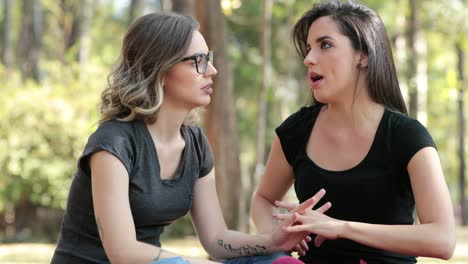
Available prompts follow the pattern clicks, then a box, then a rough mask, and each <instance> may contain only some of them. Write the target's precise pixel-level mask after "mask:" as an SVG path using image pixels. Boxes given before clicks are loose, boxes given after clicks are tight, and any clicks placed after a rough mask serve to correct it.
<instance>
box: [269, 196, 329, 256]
mask: <svg viewBox="0 0 468 264" xmlns="http://www.w3.org/2000/svg"><path fill="white" fill-rule="evenodd" d="M324 195H325V190H323V189H322V190H320V191H319V192H317V193H316V194H315V195H314V196H313V197H311V198H309V199H308V200H307V201H305V202H303V203H301V204H299V205H296V206H293V205H290V204H287V203H284V202H276V203H275V204H276V205H277V206H278V207H280V208H285V209H287V210H288V211H289V213H287V214H275V215H274V217H276V218H277V219H281V220H284V221H283V223H282V224H281V226H280V227H279V230H277V231H275V232H274V234H273V242H274V243H275V244H279V245H280V247H281V248H282V249H283V250H287V251H292V250H298V249H299V250H298V253H299V254H300V255H304V254H305V251H306V250H307V249H308V248H307V242H310V241H311V239H310V237H309V236H308V235H309V233H311V232H310V231H309V230H307V229H303V230H288V228H290V227H293V226H294V225H295V224H296V222H297V221H298V219H297V218H296V216H295V215H296V214H297V215H301V214H304V213H306V212H307V211H312V210H311V209H312V208H313V207H314V206H315V205H316V204H317V203H318V202H319V201H320V200H321V199H322V197H323V196H324ZM330 207H331V203H325V204H324V205H323V206H322V207H320V208H319V209H316V211H318V212H321V213H324V212H326V211H327V210H328V209H330ZM288 234H289V235H288ZM302 244H306V245H305V246H303V245H302ZM301 253H302V254H301Z"/></svg>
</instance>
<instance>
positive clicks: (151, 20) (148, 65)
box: [99, 13, 199, 123]
mask: <svg viewBox="0 0 468 264" xmlns="http://www.w3.org/2000/svg"><path fill="white" fill-rule="evenodd" d="M198 27H199V24H198V22H197V21H196V20H194V19H193V18H191V17H189V16H184V15H179V14H173V13H150V14H147V15H145V16H142V17H140V18H139V19H137V20H136V21H135V22H134V23H133V24H132V25H131V26H130V28H129V30H128V32H127V33H126V35H125V37H124V40H123V45H122V51H121V54H120V58H119V60H118V62H117V63H116V65H115V68H114V70H113V71H112V72H111V74H110V75H109V76H108V86H107V88H106V89H105V90H104V91H103V92H102V95H101V106H100V111H101V119H100V121H99V122H100V123H102V122H105V121H109V120H112V119H117V120H120V121H125V122H128V121H132V120H136V119H143V120H145V121H147V122H149V123H153V122H155V121H156V117H157V113H158V112H159V109H160V107H161V104H162V100H163V79H164V76H165V74H166V73H167V72H168V71H169V69H170V68H171V67H172V66H173V65H174V64H175V63H177V62H178V61H179V60H180V59H181V58H182V57H183V55H184V53H185V52H186V51H187V49H188V46H189V45H190V41H191V37H192V34H193V31H194V30H196V29H198ZM190 117H191V116H190V115H189V118H190ZM186 121H187V119H186Z"/></svg>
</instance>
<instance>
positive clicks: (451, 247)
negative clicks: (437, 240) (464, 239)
mask: <svg viewBox="0 0 468 264" xmlns="http://www.w3.org/2000/svg"><path fill="white" fill-rule="evenodd" d="M455 246H456V242H455V238H453V239H450V241H447V243H446V244H445V245H444V246H442V247H441V250H440V255H439V258H440V259H443V260H449V259H451V258H452V256H453V253H454V252H455Z"/></svg>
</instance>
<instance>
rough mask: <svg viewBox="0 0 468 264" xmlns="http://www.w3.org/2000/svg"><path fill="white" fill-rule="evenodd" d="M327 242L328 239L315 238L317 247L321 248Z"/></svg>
mask: <svg viewBox="0 0 468 264" xmlns="http://www.w3.org/2000/svg"><path fill="white" fill-rule="evenodd" d="M325 240H327V239H326V238H324V237H323V236H320V235H319V236H316V237H315V241H314V244H315V246H316V247H320V245H322V243H323V242H324V241H325Z"/></svg>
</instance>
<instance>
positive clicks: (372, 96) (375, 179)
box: [252, 1, 455, 264]
mask: <svg viewBox="0 0 468 264" xmlns="http://www.w3.org/2000/svg"><path fill="white" fill-rule="evenodd" d="M293 39H294V43H295V44H296V48H297V50H298V52H299V54H300V55H301V56H302V58H304V64H305V66H306V68H307V72H308V74H307V77H308V79H309V83H310V89H311V92H312V99H313V100H312V104H311V105H310V106H308V107H303V108H301V109H300V110H299V111H297V112H296V113H294V114H292V115H291V116H290V117H288V118H287V119H286V120H285V121H284V122H283V123H282V124H281V125H280V126H279V127H278V128H277V129H276V134H277V137H276V138H275V139H274V141H273V145H272V148H271V152H270V156H269V159H268V162H267V165H266V170H265V174H264V176H263V179H262V181H261V183H260V186H259V188H258V191H257V193H256V194H255V196H254V198H253V202H252V215H253V218H254V221H255V223H256V225H257V228H258V229H259V230H260V231H264V232H269V231H271V230H272V228H273V227H274V226H275V225H274V220H275V219H272V213H273V212H275V210H276V207H282V208H286V209H288V210H290V211H291V212H290V213H286V214H279V215H277V217H276V218H277V219H278V218H279V219H287V220H288V221H290V222H291V223H293V224H292V225H290V226H287V227H284V230H285V231H287V232H291V233H294V232H304V231H305V232H309V233H311V235H312V236H313V238H314V240H313V241H311V242H310V243H305V241H304V242H301V243H299V244H298V245H297V247H296V251H298V252H299V254H300V255H301V256H300V260H301V261H303V262H305V263H307V264H312V263H313V264H324V263H326V264H330V263H331V264H334V263H340V264H343V263H345V264H351V263H355V264H358V263H368V264H371V263H372V264H374V263H378V264H386V263H393V264H397V263H401V264H403V263H405V264H407V263H415V262H416V258H415V256H425V257H434V258H441V259H449V258H450V257H451V256H452V254H453V252H454V248H455V221H454V215H453V208H452V203H451V199H450V194H449V191H448V188H447V184H446V182H445V179H444V175H443V171H442V168H441V164H440V160H439V156H438V154H437V150H436V148H435V144H434V141H433V139H432V137H431V135H430V134H429V132H428V131H427V129H426V128H425V127H424V126H423V125H421V124H420V123H419V122H418V121H417V120H414V119H412V118H410V117H408V116H407V111H406V107H405V102H404V101H403V97H402V94H401V91H400V88H399V84H398V79H397V76H396V71H395V66H394V62H393V57H392V52H391V45H390V42H389V40H388V37H387V33H386V31H385V26H384V25H383V23H382V21H381V20H380V18H379V16H378V15H377V14H376V13H375V12H374V11H373V10H371V9H369V8H368V7H366V6H363V5H360V4H357V3H354V2H341V1H324V2H320V3H318V4H316V5H314V7H313V8H312V9H311V10H309V11H307V12H306V13H304V15H303V16H302V17H301V18H300V19H299V21H298V22H297V23H296V25H295V26H294V28H293ZM292 184H294V187H295V191H296V194H297V198H298V199H299V201H300V202H304V201H306V200H307V199H308V198H309V197H311V196H313V195H317V193H318V194H320V196H324V198H325V199H326V200H327V201H329V203H324V202H321V203H319V204H318V205H317V206H318V209H314V210H310V208H311V207H304V208H307V209H306V210H303V209H298V208H295V206H294V205H291V204H287V203H283V202H279V201H280V200H281V199H283V197H284V195H285V194H286V192H287V191H288V189H289V188H290V187H291V186H292ZM415 209H416V212H417V216H418V220H419V222H418V221H415V219H414V217H413V214H414V212H415ZM276 263H278V264H279V263H299V261H298V260H294V259H290V258H289V260H288V257H284V258H282V259H281V260H277V261H276V262H275V264H276Z"/></svg>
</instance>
